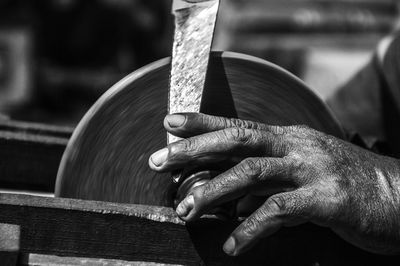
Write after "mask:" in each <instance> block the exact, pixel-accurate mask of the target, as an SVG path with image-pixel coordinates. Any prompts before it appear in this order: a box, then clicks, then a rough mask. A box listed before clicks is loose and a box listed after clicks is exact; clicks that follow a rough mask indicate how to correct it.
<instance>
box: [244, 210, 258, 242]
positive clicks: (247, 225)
mask: <svg viewBox="0 0 400 266" xmlns="http://www.w3.org/2000/svg"><path fill="white" fill-rule="evenodd" d="M261 225H262V219H261V218H260V216H259V215H253V216H251V217H249V218H247V219H246V220H245V221H244V222H243V226H242V233H243V234H244V235H245V236H246V238H251V237H253V236H254V235H255V233H256V232H257V228H259V227H260V226H261Z"/></svg>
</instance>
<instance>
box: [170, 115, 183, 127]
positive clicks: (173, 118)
mask: <svg viewBox="0 0 400 266" xmlns="http://www.w3.org/2000/svg"><path fill="white" fill-rule="evenodd" d="M185 120H186V117H185V116H184V115H169V116H167V122H168V125H169V126H170V127H172V128H174V127H181V126H183V124H184V123H185Z"/></svg>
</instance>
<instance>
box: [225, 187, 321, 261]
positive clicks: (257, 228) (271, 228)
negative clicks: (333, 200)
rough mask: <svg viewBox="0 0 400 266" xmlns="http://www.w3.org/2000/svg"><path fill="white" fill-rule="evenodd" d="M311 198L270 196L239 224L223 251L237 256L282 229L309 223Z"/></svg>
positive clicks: (288, 194)
mask: <svg viewBox="0 0 400 266" xmlns="http://www.w3.org/2000/svg"><path fill="white" fill-rule="evenodd" d="M313 201H314V200H313V197H312V196H310V193H309V192H308V191H307V190H301V189H299V190H295V191H292V192H286V193H281V194H276V195H274V196H271V197H270V198H269V199H268V200H267V201H266V202H265V204H264V205H262V206H261V207H260V208H259V209H258V210H256V211H255V212H254V213H253V214H252V215H251V216H249V217H248V218H247V219H246V220H245V221H244V222H243V223H241V224H240V225H239V226H238V227H237V228H236V229H235V231H234V232H233V233H232V234H231V236H230V237H229V238H228V239H227V241H226V242H225V244H224V246H223V249H224V251H225V252H226V253H227V254H229V255H232V256H236V255H239V254H241V253H243V252H245V251H246V250H248V249H249V248H251V247H252V246H254V245H255V244H256V243H257V242H258V241H259V240H260V238H263V237H267V236H270V235H271V234H273V233H275V232H276V231H278V230H279V229H280V228H281V227H283V226H294V225H298V224H301V223H305V222H307V221H308V220H309V219H310V216H311V214H312V211H311V210H312V208H313Z"/></svg>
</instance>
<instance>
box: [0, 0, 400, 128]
mask: <svg viewBox="0 0 400 266" xmlns="http://www.w3.org/2000/svg"><path fill="white" fill-rule="evenodd" d="M398 2H399V1H397V0H221V8H220V13H219V17H218V25H217V32H216V35H215V41H214V49H215V50H230V51H236V52H242V53H246V54H250V55H254V56H258V57H261V58H264V59H267V60H269V61H272V62H274V63H276V64H278V65H280V66H282V67H284V68H286V69H288V70H289V71H291V72H292V73H294V74H295V75H297V76H299V77H300V78H301V79H303V80H304V81H305V82H306V83H307V84H309V85H310V86H311V87H312V88H313V89H314V90H315V91H317V93H318V94H319V95H320V96H321V97H322V98H323V99H327V98H328V97H329V96H330V95H331V94H332V93H333V92H334V91H335V90H336V89H337V88H338V87H340V86H341V85H342V84H343V83H345V82H346V80H347V79H348V78H349V77H350V76H352V75H354V73H355V72H357V70H358V69H359V68H360V67H361V66H362V65H364V64H365V63H366V62H367V61H368V60H369V59H370V57H371V54H372V53H373V51H374V49H375V47H376V45H377V43H378V42H379V40H380V39H381V38H382V37H383V36H385V35H387V34H388V33H390V32H391V31H392V30H393V29H394V28H396V26H397V25H398V24H399V23H398V16H399V8H400V4H399V3H398ZM170 8H171V2H170V1H169V0H92V1H84V0H40V1H31V0H0V113H1V114H2V115H0V116H1V117H2V118H3V119H15V120H24V121H35V122H41V123H50V124H57V125H69V126H74V125H76V123H77V122H78V121H79V120H80V118H81V117H82V115H83V114H84V113H85V112H86V111H87V109H88V108H89V107H90V106H91V105H92V104H93V103H94V101H95V100H96V99H97V98H98V97H99V96H100V95H101V94H102V93H104V92H105V91H106V90H107V89H108V88H109V87H110V86H111V85H112V84H114V83H115V82H116V81H118V80H119V79H121V78H122V77H124V76H125V75H127V74H128V73H130V72H132V71H134V70H136V69H138V68H140V67H142V66H144V65H146V64H148V63H150V62H153V61H155V60H158V59H160V58H163V57H165V56H169V55H170V53H171V52H170V49H171V44H172V33H173V28H172V26H173V21H172V17H171V16H170Z"/></svg>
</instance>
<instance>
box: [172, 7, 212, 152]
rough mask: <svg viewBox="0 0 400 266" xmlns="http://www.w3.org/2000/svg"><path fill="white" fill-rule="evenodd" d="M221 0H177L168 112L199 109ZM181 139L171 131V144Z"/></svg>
mask: <svg viewBox="0 0 400 266" xmlns="http://www.w3.org/2000/svg"><path fill="white" fill-rule="evenodd" d="M218 8H219V0H174V1H173V5H172V13H173V15H174V16H175V32H174V42H173V47H172V62H171V73H170V84H169V85H170V86H169V93H168V113H169V114H173V113H181V112H199V111H200V105H201V99H202V93H203V89H204V84H205V80H206V72H207V67H208V61H209V56H210V51H211V45H212V40H213V35H214V29H215V24H216V19H217V13H218ZM177 140H179V138H178V137H175V136H173V135H171V134H169V133H168V136H167V141H168V144H170V143H172V142H175V141H177Z"/></svg>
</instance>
